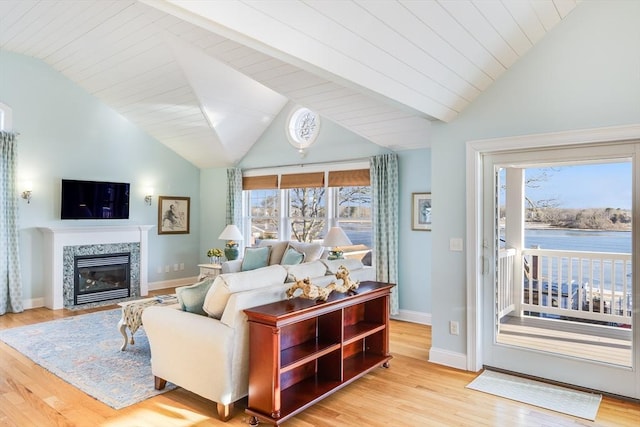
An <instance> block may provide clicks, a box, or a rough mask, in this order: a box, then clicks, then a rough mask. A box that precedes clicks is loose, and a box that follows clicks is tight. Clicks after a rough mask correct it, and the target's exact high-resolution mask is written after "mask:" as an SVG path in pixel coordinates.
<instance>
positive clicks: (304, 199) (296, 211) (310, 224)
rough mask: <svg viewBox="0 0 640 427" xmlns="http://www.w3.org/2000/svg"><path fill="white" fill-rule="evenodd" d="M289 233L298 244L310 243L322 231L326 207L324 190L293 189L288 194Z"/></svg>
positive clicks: (321, 188) (322, 188) (320, 188)
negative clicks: (290, 218)
mask: <svg viewBox="0 0 640 427" xmlns="http://www.w3.org/2000/svg"><path fill="white" fill-rule="evenodd" d="M289 197H290V201H289V203H290V209H291V212H290V215H291V217H292V218H294V219H293V220H292V221H291V232H292V233H293V236H294V238H295V239H296V240H297V241H299V242H311V241H313V240H314V239H317V238H318V236H319V235H320V233H321V232H322V230H323V229H324V225H325V221H326V207H325V203H324V197H325V189H324V187H319V188H293V189H291V190H290V193H289Z"/></svg>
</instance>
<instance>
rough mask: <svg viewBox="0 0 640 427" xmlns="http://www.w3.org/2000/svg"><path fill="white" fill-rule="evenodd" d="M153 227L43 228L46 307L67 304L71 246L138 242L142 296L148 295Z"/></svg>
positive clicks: (61, 306)
mask: <svg viewBox="0 0 640 427" xmlns="http://www.w3.org/2000/svg"><path fill="white" fill-rule="evenodd" d="M153 227H154V226H153V225H124V226H104V227H56V228H50V227H43V228H40V231H41V232H42V233H43V234H44V251H43V256H44V277H45V283H44V303H45V306H46V307H47V308H50V309H53V310H57V309H61V308H64V307H65V296H64V280H65V277H64V248H65V247H70V246H80V245H112V244H119V243H138V244H139V248H140V262H139V267H140V271H139V283H140V295H142V296H145V295H147V294H148V293H149V285H148V279H147V276H148V274H147V269H148V252H149V230H150V229H151V228H153ZM136 246H137V245H136Z"/></svg>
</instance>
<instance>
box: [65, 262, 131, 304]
mask: <svg viewBox="0 0 640 427" xmlns="http://www.w3.org/2000/svg"><path fill="white" fill-rule="evenodd" d="M130 266H131V253H129V252H126V253H113V254H96V255H79V256H75V257H74V291H73V303H74V305H80V304H88V303H94V302H98V301H107V300H114V299H119V298H128V297H129V296H130V295H131V280H130V279H131V268H130Z"/></svg>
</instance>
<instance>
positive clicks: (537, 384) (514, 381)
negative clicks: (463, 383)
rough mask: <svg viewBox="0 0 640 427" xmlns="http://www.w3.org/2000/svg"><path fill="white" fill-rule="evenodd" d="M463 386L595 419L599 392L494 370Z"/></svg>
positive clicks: (600, 396)
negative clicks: (580, 389)
mask: <svg viewBox="0 0 640 427" xmlns="http://www.w3.org/2000/svg"><path fill="white" fill-rule="evenodd" d="M467 388H469V389H472V390H477V391H482V392H485V393H489V394H493V395H495V396H500V397H504V398H507V399H511V400H515V401H518V402H522V403H528V404H529V405H534V406H538V407H540V408H545V409H550V410H552V411H556V412H561V413H563V414H567V415H572V416H574V417H580V418H585V419H587V420H591V421H595V419H596V415H597V413H598V408H599V407H600V401H601V400H602V395H601V394H597V393H587V392H583V391H577V390H572V389H570V388H566V387H561V386H557V385H553V384H547V383H544V382H541V381H535V380H530V379H527V378H521V377H517V376H514V375H508V374H503V373H501V372H495V371H484V372H483V373H482V374H480V375H479V376H477V377H476V379H474V380H473V381H471V382H470V383H469V384H468V385H467Z"/></svg>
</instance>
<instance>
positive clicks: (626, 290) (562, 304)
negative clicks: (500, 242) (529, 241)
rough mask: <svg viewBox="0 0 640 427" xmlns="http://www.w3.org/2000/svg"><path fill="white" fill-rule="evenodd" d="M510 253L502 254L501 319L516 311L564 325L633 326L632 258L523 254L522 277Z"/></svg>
mask: <svg viewBox="0 0 640 427" xmlns="http://www.w3.org/2000/svg"><path fill="white" fill-rule="evenodd" d="M514 252H516V251H515V250H514V249H507V250H501V251H500V256H499V271H500V273H499V276H498V290H497V297H498V312H499V315H500V317H501V316H503V315H505V314H507V313H508V312H510V311H514V310H515V311H519V312H521V313H523V314H529V315H536V316H543V317H555V318H560V319H567V320H581V321H588V322H599V323H600V322H601V323H605V324H616V325H630V324H631V310H632V297H631V295H632V277H631V254H622V253H610V252H581V251H562V250H550V249H524V250H522V252H521V253H522V256H523V264H522V265H523V268H522V269H521V270H523V271H522V272H521V273H520V272H516V271H515V268H514V265H516V264H517V263H516V262H515V260H516V254H515V253H514ZM503 272H504V274H503ZM509 272H513V274H511V275H509Z"/></svg>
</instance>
